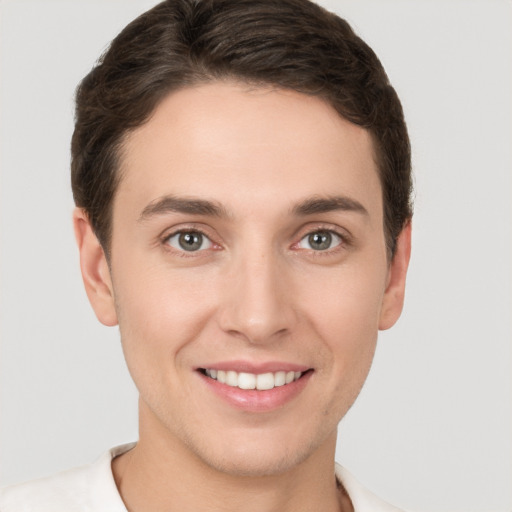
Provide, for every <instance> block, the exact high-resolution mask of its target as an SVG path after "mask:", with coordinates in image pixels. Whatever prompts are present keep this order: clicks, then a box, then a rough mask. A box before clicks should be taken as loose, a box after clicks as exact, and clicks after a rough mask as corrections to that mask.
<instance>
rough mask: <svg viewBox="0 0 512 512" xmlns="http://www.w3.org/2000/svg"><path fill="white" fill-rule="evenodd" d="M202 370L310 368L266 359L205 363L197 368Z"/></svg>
mask: <svg viewBox="0 0 512 512" xmlns="http://www.w3.org/2000/svg"><path fill="white" fill-rule="evenodd" d="M197 369H198V370H199V369H204V370H224V371H229V370H231V371H235V372H237V373H241V372H244V373H254V374H256V375H258V374H261V373H275V372H279V371H285V372H292V371H293V372H305V371H307V370H310V369H311V368H310V367H309V366H306V365H303V364H297V363H289V362H283V361H267V362H253V361H242V360H239V361H220V362H217V363H207V364H205V365H204V366H199V367H198V368H197Z"/></svg>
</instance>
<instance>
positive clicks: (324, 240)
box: [299, 230, 342, 251]
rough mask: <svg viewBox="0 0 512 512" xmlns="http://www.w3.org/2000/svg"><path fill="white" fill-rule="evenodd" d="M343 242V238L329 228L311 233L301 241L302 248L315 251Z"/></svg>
mask: <svg viewBox="0 0 512 512" xmlns="http://www.w3.org/2000/svg"><path fill="white" fill-rule="evenodd" d="M341 243H342V239H341V237H340V236H339V235H337V234H336V233H333V232H332V231H327V230H321V231H315V232H314V233H309V235H306V236H305V237H304V238H302V239H301V241H300V242H299V247H300V248H301V249H312V250H313V251H326V250H328V249H332V248H333V247H336V246H338V245H340V244H341Z"/></svg>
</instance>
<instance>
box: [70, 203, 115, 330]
mask: <svg viewBox="0 0 512 512" xmlns="http://www.w3.org/2000/svg"><path fill="white" fill-rule="evenodd" d="M73 227H74V230H75V238H76V243H77V245H78V250H79V252H80V269H81V271H82V279H83V281H84V286H85V291H86V293H87V297H88V298H89V302H90V303H91V306H92V308H93V309H94V312H95V313H96V316H97V318H98V320H99V321H100V322H101V323H102V324H104V325H107V326H113V325H117V314H116V309H115V301H114V290H113V287H112V279H111V276H110V269H109V267H108V262H107V258H106V256H105V252H104V251H103V248H102V246H101V244H100V243H99V241H98V239H97V237H96V235H95V234H94V231H93V229H92V226H91V224H90V222H89V218H88V216H87V214H86V213H85V211H84V210H83V209H82V208H75V210H74V212H73Z"/></svg>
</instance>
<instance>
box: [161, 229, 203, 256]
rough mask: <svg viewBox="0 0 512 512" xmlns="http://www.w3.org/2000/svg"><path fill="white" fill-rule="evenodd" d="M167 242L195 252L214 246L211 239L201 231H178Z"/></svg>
mask: <svg viewBox="0 0 512 512" xmlns="http://www.w3.org/2000/svg"><path fill="white" fill-rule="evenodd" d="M167 243H168V244H169V245H170V246H171V247H174V248H175V249H178V250H180V251H187V252H195V251H202V250H204V249H210V248H211V247H212V245H213V244H212V242H211V240H210V239H209V238H208V237H207V236H205V235H203V233H201V232H199V231H178V232H177V233H175V234H174V235H171V236H170V237H169V238H168V239H167Z"/></svg>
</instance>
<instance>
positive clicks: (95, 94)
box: [71, 0, 412, 257]
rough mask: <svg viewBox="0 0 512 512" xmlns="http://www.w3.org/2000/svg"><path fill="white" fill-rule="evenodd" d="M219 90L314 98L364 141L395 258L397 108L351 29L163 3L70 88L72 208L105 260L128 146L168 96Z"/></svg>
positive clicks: (281, 7)
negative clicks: (208, 86)
mask: <svg viewBox="0 0 512 512" xmlns="http://www.w3.org/2000/svg"><path fill="white" fill-rule="evenodd" d="M222 80H231V81H237V82H241V83H245V84H247V85H250V86H254V87H258V86H264V87H274V88H277V89H289V90H294V91H297V92H300V93H303V94H306V95H310V96H315V97H318V98H320V99H322V100H324V101H325V102H326V103H327V104H329V105H331V106H332V107H333V108H334V110H336V111H337V112H338V114H339V115H340V116H342V117H343V118H345V119H347V120H348V121H350V122H352V123H354V124H356V125H358V126H361V127H363V128H365V129H366V130H367V131H368V132H369V134H370V135H371V137H372V142H373V151H374V158H375V161H376V163H377V168H378V172H379V178H380V182H381V186H382V197H383V205H384V229H385V235H386V243H387V248H388V256H389V257H391V256H392V255H393V254H394V251H395V246H396V239H397V237H398V235H399V233H400V232H401V230H402V228H403V227H404V226H405V224H406V223H407V222H408V220H409V219H410V218H411V215H412V211H411V203H410V197H411V161H410V160H411V157H410V146H409V138H408V134H407V129H406V125H405V121H404V118H403V112H402V108H401V105H400V101H399V99H398V96H397V95H396V92H395V90H394V89H393V87H392V86H391V85H390V83H389V80H388V78H387V76H386V73H385V71H384V69H383V67H382V65H381V63H380V62H379V60H378V58H377V56H376V55H375V53H374V52H373V51H372V49H371V48H370V47H369V46H368V45H367V44H366V43H365V42H364V41H362V40H361V39H360V38H359V37H358V36H357V35H356V34H355V33H354V32H353V30H352V29H351V27H350V26H349V25H348V23H347V22H346V21H344V20H343V19H341V18H339V17H338V16H336V15H334V14H332V13H330V12H328V11H326V10H324V9H323V8H321V7H319V6H318V5H316V4H313V3H311V2H309V1H306V0H284V1H282V2H274V1H272V0H262V1H257V2H254V1H252V0H238V1H232V0H208V1H206V0H205V1H199V2H198V1H195V0H176V1H167V2H162V3H160V4H158V5H157V6H156V7H154V8H153V9H151V10H150V11H148V12H146V13H145V14H143V15H142V16H140V17H139V18H137V19H136V20H134V21H133V22H132V23H130V24H129V25H128V26H127V27H126V28H125V29H124V30H123V31H122V32H121V33H120V34H119V35H118V37H116V38H115V39H114V40H113V41H112V44H111V45H110V47H109V49H108V50H107V51H106V52H105V54H104V55H103V56H102V58H101V59H100V60H99V62H98V64H97V65H96V66H95V67H94V69H93V70H92V71H91V72H90V73H89V74H88V75H87V76H86V77H85V78H84V79H83V81H82V82H81V84H80V86H79V87H78V89H77V94H76V124H75V131H74V134H73V139H72V164H71V169H72V187H73V195H74V199H75V203H76V205H77V206H79V207H81V208H83V209H84V210H85V211H86V212H87V215H88V216H89V219H90V221H91V224H92V226H93V227H94V230H95V233H96V235H97V237H98V239H99V240H100V242H101V244H102V246H103V249H104V250H105V252H106V254H107V257H108V255H109V249H110V238H111V234H112V233H111V232H112V203H113V199H114V196H115V193H116V188H117V185H118V183H119V181H120V180H121V179H122V174H123V171H122V169H121V168H120V166H119V156H120V151H121V148H122V145H123V141H124V140H125V138H126V136H127V135H128V134H129V133H130V131H132V130H134V129H135V128H137V127H139V126H141V125H143V124H144V123H145V122H146V121H147V120H148V119H149V118H150V116H151V114H152V113H153V112H154V110H155V108H156V107H157V105H158V104H159V103H160V102H161V101H162V99H163V98H164V97H166V96H167V95H168V94H170V93H171V92H173V91H178V90H180V89H183V88H186V87H191V86H194V85H198V84H205V83H210V82H215V81H222ZM312 172H313V171H312Z"/></svg>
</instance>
